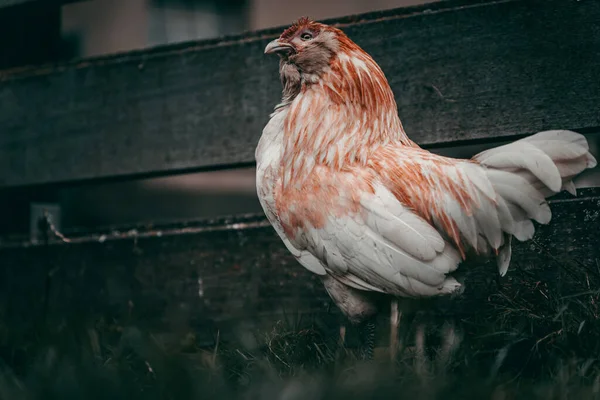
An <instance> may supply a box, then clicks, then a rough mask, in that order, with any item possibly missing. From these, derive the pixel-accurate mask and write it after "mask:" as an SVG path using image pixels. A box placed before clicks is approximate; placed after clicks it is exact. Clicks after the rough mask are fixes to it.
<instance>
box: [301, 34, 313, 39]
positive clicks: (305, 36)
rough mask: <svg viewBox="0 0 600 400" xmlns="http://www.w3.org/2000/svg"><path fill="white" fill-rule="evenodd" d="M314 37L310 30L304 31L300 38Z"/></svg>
mask: <svg viewBox="0 0 600 400" xmlns="http://www.w3.org/2000/svg"><path fill="white" fill-rule="evenodd" d="M312 38H313V35H312V34H311V33H310V32H304V33H303V34H302V35H300V39H302V40H310V39H312Z"/></svg>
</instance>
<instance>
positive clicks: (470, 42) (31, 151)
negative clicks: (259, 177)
mask: <svg viewBox="0 0 600 400" xmlns="http://www.w3.org/2000/svg"><path fill="white" fill-rule="evenodd" d="M472 3H473V2H472V1H471V2H469V1H459V2H455V1H449V2H441V3H437V4H431V5H427V6H422V7H417V8H409V9H399V10H394V11H388V12H378V13H372V14H366V15H362V16H356V17H349V18H345V19H342V20H338V21H337V22H338V23H339V24H340V26H341V27H343V29H344V30H345V31H346V32H347V33H348V35H349V36H350V37H351V38H352V39H354V40H355V41H356V42H357V43H358V44H360V45H361V46H363V47H364V48H365V49H366V50H367V51H368V52H369V53H371V54H372V55H373V56H374V58H375V59H376V60H377V61H378V62H379V63H380V65H381V66H382V68H383V69H384V71H385V72H386V74H387V76H388V78H389V80H390V82H391V85H392V86H393V89H394V91H395V94H396V97H397V101H398V106H399V111H400V114H401V117H402V118H403V121H404V123H405V127H406V129H407V131H408V132H409V134H410V135H411V136H412V137H413V138H414V139H416V140H417V141H418V142H419V143H421V144H424V145H439V144H443V143H449V142H453V141H456V140H471V139H489V138H500V137H502V138H505V139H506V138H509V137H513V136H514V135H520V134H527V133H533V132H536V131H539V130H542V129H548V128H569V129H582V130H586V129H589V130H591V129H592V128H597V127H600V108H599V107H598V104H600V80H599V79H598V76H600V28H599V26H600V25H599V24H598V21H599V20H600V2H597V1H570V0H539V1H517V0H508V1H493V2H488V3H485V4H472ZM280 31H281V30H280V29H273V30H269V31H264V32H258V33H250V34H246V35H243V36H237V37H229V38H225V39H222V40H212V41H204V42H196V43H187V44H181V45H175V46H170V47H162V48H158V49H152V50H148V51H140V52H133V53H128V54H121V55H116V56H111V57H105V58H99V59H93V60H81V61H77V62H72V63H70V64H65V65H58V66H45V67H39V68H37V69H36V68H34V69H25V70H23V69H21V70H13V71H5V72H4V73H1V74H0V76H1V78H0V79H1V82H0V104H2V107H0V186H19V185H29V184H39V183H51V182H67V181H77V180H84V179H89V178H106V177H118V176H131V175H142V176H143V175H148V174H164V173H172V172H177V171H189V170H201V169H204V168H214V167H224V166H232V165H240V164H248V163H252V162H253V160H254V149H255V145H256V143H257V141H258V138H259V136H260V134H261V130H262V128H263V126H264V124H265V123H266V121H267V119H268V114H269V113H270V111H271V110H272V107H273V106H274V105H275V104H276V102H277V101H278V99H279V94H280V84H279V81H278V76H277V59H276V58H275V57H270V56H265V55H263V49H264V46H265V45H266V43H267V42H268V41H269V40H271V39H272V38H274V37H276V36H277V35H278V34H279V33H280Z"/></svg>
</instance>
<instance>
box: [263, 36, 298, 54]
mask: <svg viewBox="0 0 600 400" xmlns="http://www.w3.org/2000/svg"><path fill="white" fill-rule="evenodd" d="M293 51H294V47H292V45H291V44H289V43H283V42H281V41H279V39H275V40H273V41H272V42H270V43H269V44H268V45H267V47H265V54H273V53H291V52H293Z"/></svg>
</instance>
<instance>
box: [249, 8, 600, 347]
mask: <svg viewBox="0 0 600 400" xmlns="http://www.w3.org/2000/svg"><path fill="white" fill-rule="evenodd" d="M265 53H266V54H273V53H274V54H277V55H279V58H280V63H279V72H280V77H281V83H282V86H283V93H282V100H281V102H280V103H279V104H278V105H277V106H276V107H275V110H274V112H273V113H272V114H271V116H270V120H269V122H268V123H267V125H266V126H265V128H264V130H263V132H262V136H261V138H260V141H259V143H258V146H257V148H256V154H255V156H256V162H257V175H256V177H257V181H256V185H257V193H258V197H259V199H260V203H261V205H262V207H263V209H264V212H265V214H266V216H267V218H268V219H269V221H270V223H271V224H272V225H273V227H274V229H275V230H276V232H277V234H278V235H279V236H280V237H281V239H282V240H283V243H284V244H285V246H286V247H287V249H288V250H289V251H290V252H291V253H292V254H293V255H294V257H295V258H296V259H297V260H298V261H299V263H300V264H301V265H303V266H304V267H305V268H307V269H308V270H310V271H311V272H313V273H315V274H317V275H319V276H320V277H321V279H322V281H323V283H324V286H325V289H326V290H327V292H328V293H329V295H330V297H331V298H332V299H333V301H334V302H335V303H336V305H337V306H338V307H339V308H340V310H341V311H342V313H343V314H344V315H345V316H346V317H347V318H348V319H349V320H350V322H352V323H354V324H365V323H372V322H370V321H372V319H373V317H374V316H375V315H376V314H377V312H378V307H379V306H378V303H377V301H376V296H377V295H384V296H386V297H388V298H389V299H391V300H390V301H392V307H391V308H392V312H393V314H392V338H391V340H392V342H393V347H392V353H393V352H394V351H395V347H394V346H395V340H396V339H395V337H394V333H395V330H396V329H397V324H398V322H397V321H398V311H397V307H398V303H397V301H398V299H403V298H427V297H432V296H440V295H452V294H456V293H458V292H460V291H461V290H462V289H463V287H462V284H461V283H459V282H458V281H457V279H456V278H455V277H454V276H453V275H452V273H453V272H454V271H456V270H457V268H458V267H459V265H460V263H461V262H462V261H464V260H465V259H467V258H469V257H472V256H474V255H478V256H493V257H495V258H496V260H497V265H498V271H499V274H500V275H501V276H503V275H504V274H505V273H506V272H507V269H508V266H509V264H510V258H511V238H512V237H513V236H514V237H515V238H516V239H517V240H519V241H526V240H528V239H531V238H532V236H533V234H534V224H533V222H532V221H536V222H538V223H540V224H547V223H549V222H550V218H551V211H550V208H549V206H548V204H547V202H546V200H545V199H546V198H547V197H549V196H552V195H553V194H555V193H557V192H560V191H562V190H567V191H569V192H571V193H573V194H575V187H574V185H573V182H572V179H573V177H575V176H576V175H578V174H579V173H581V172H582V171H584V170H585V169H586V168H593V167H594V166H595V165H596V160H595V159H594V157H593V156H592V155H591V154H590V152H589V146H588V143H587V141H586V139H585V137H584V136H582V135H580V134H578V133H576V132H571V131H566V130H552V131H545V132H540V133H537V134H535V135H533V136H530V137H527V138H524V139H521V140H518V141H516V142H513V143H511V144H508V145H505V146H500V147H497V148H493V149H490V150H486V151H484V152H482V153H479V154H477V155H476V156H474V157H473V158H471V159H469V160H463V159H454V158H449V157H443V156H440V155H436V154H433V153H430V152H429V151H427V150H424V149H422V148H420V147H419V146H418V145H417V144H416V143H415V142H413V141H412V140H411V139H409V138H408V136H407V135H406V133H405V131H404V128H403V126H402V123H401V122H400V118H399V116H398V110H397V106H396V102H395V99H394V95H393V93H392V90H391V88H390V86H389V84H388V82H387V79H386V77H385V75H384V73H383V71H382V70H381V69H380V67H379V66H378V65H377V63H376V62H375V61H374V60H373V59H372V58H371V57H370V56H369V55H368V54H367V53H366V52H365V51H363V50H362V49H361V48H360V47H359V46H358V45H356V44H355V43H354V42H352V40H350V39H349V38H348V37H347V36H346V35H345V34H344V33H343V32H342V31H341V30H339V29H337V28H335V27H332V26H328V25H324V24H321V23H317V22H314V21H312V20H309V19H308V18H301V19H300V20H298V21H297V22H296V23H294V24H293V25H292V26H291V27H289V28H288V29H286V30H285V31H284V32H283V33H282V34H281V36H280V37H279V38H278V39H276V40H273V41H272V42H270V43H269V44H268V45H267V47H266V48H265ZM371 331H372V329H371Z"/></svg>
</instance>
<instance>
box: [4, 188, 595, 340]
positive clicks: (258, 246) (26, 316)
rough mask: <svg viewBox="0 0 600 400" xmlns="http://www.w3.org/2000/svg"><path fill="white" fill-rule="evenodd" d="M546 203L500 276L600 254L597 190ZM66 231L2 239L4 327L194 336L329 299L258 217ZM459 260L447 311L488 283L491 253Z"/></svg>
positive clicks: (471, 300)
mask: <svg viewBox="0 0 600 400" xmlns="http://www.w3.org/2000/svg"><path fill="white" fill-rule="evenodd" d="M551 207H552V210H553V221H552V223H551V224H550V225H547V226H542V227H540V228H539V229H538V231H537V233H536V237H535V241H534V242H528V243H516V244H515V247H514V250H513V262H512V267H511V271H513V272H512V273H510V272H509V274H508V276H507V278H505V281H508V282H510V281H511V280H512V279H513V277H514V276H515V271H516V270H523V269H527V270H528V271H529V274H530V275H529V276H528V277H527V278H526V279H527V281H528V282H529V284H530V285H531V284H533V282H538V281H539V282H547V283H548V284H549V285H551V286H557V285H561V284H563V285H564V284H565V282H566V281H564V280H563V279H561V278H560V276H561V274H562V272H561V270H560V268H561V264H560V263H552V262H550V261H549V260H551V258H552V256H556V257H561V258H563V259H564V258H570V259H571V260H576V261H577V262H580V263H581V264H582V265H588V266H594V265H595V263H596V262H597V261H598V260H600V248H598V243H600V229H598V226H599V223H600V189H586V190H582V191H581V192H580V197H579V198H571V197H567V196H562V200H557V201H554V202H553V203H552V206H551ZM119 237H120V238H119ZM72 238H73V239H74V242H73V243H70V244H57V243H55V244H51V245H49V246H41V245H38V246H33V247H20V246H17V247H12V248H10V247H5V246H2V247H0V265H1V268H0V328H1V327H2V326H5V327H10V332H13V333H7V334H19V332H25V331H29V330H30V329H33V328H35V327H36V326H38V325H39V324H49V326H51V327H53V328H52V329H61V327H65V326H69V327H70V328H72V327H74V326H80V327H84V326H85V325H86V324H95V323H98V322H97V321H98V320H99V319H103V320H104V321H105V322H106V323H108V322H107V321H117V322H115V323H117V324H129V323H132V324H138V325H141V326H144V327H147V328H148V329H151V330H153V331H156V332H171V331H172V330H173V329H175V328H174V327H177V326H179V327H180V328H181V326H183V327H186V328H185V329H191V330H193V331H197V332H198V335H200V334H201V332H203V330H204V329H205V328H207V327H208V328H210V327H213V326H214V325H215V324H216V326H219V327H221V328H223V327H224V326H227V325H228V324H230V323H231V321H239V320H240V319H241V320H250V321H256V320H267V321H268V320H269V318H273V315H281V313H282V312H283V311H286V312H287V313H288V314H293V313H294V312H301V313H309V312H311V313H314V312H320V313H327V309H328V307H329V305H330V302H329V298H328V296H327V294H326V293H325V291H324V289H323V288H322V285H321V283H320V281H319V279H318V278H316V276H314V275H313V274H310V273H309V272H307V271H306V270H305V269H304V268H302V267H301V266H300V265H298V264H297V262H296V261H295V260H294V259H293V258H292V257H291V256H290V254H289V252H288V251H287V250H286V249H285V247H284V246H283V244H282V243H281V241H280V240H279V238H278V237H277V236H276V234H275V233H274V231H273V229H272V228H271V227H270V226H268V224H267V223H266V221H265V220H264V219H263V218H262V217H252V218H250V217H249V218H245V219H243V220H237V221H230V222H228V223H227V224H222V223H219V224H216V223H215V224H200V225H199V224H190V225H189V226H186V227H181V226H179V227H177V228H176V229H175V228H172V229H153V230H146V231H145V232H142V231H140V232H137V233H124V234H122V235H112V236H111V234H110V233H107V234H106V236H103V237H101V236H96V237H94V236H85V237H82V236H79V237H77V236H75V235H73V236H72ZM540 247H541V248H544V249H545V250H544V251H540V250H539V248H540ZM465 267H466V268H465V270H467V271H468V273H467V276H466V278H465V279H466V285H467V291H466V293H465V297H464V298H463V299H461V300H460V301H453V302H452V306H451V311H445V314H446V315H452V314H454V315H461V314H462V313H476V312H477V310H478V307H480V306H481V304H482V302H485V301H487V300H486V299H487V298H488V296H489V294H490V291H491V290H493V289H494V286H493V282H494V279H493V277H494V274H493V272H492V271H494V263H493V262H492V263H488V264H487V265H486V266H482V267H476V266H465ZM487 268H489V270H488V269H487ZM490 282H491V283H490ZM511 284H512V285H514V286H515V289H514V291H515V293H517V292H518V291H519V290H522V289H523V288H522V286H523V283H522V282H521V283H519V282H512V283H511ZM561 290H563V289H561ZM565 290H567V292H568V288H566V289H565ZM562 293H564V292H562ZM445 307H447V305H446V306H445ZM331 312H336V310H335V308H333V310H332V311H331ZM336 315H337V314H334V315H332V316H331V317H330V319H331V320H334V318H337V316H336ZM334 321H335V320H334ZM270 322H271V323H272V320H271V321H270ZM178 329H179V328H178ZM181 329H183V328H181ZM0 331H1V329H0ZM0 333H1V332H0ZM0 336H2V335H0Z"/></svg>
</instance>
